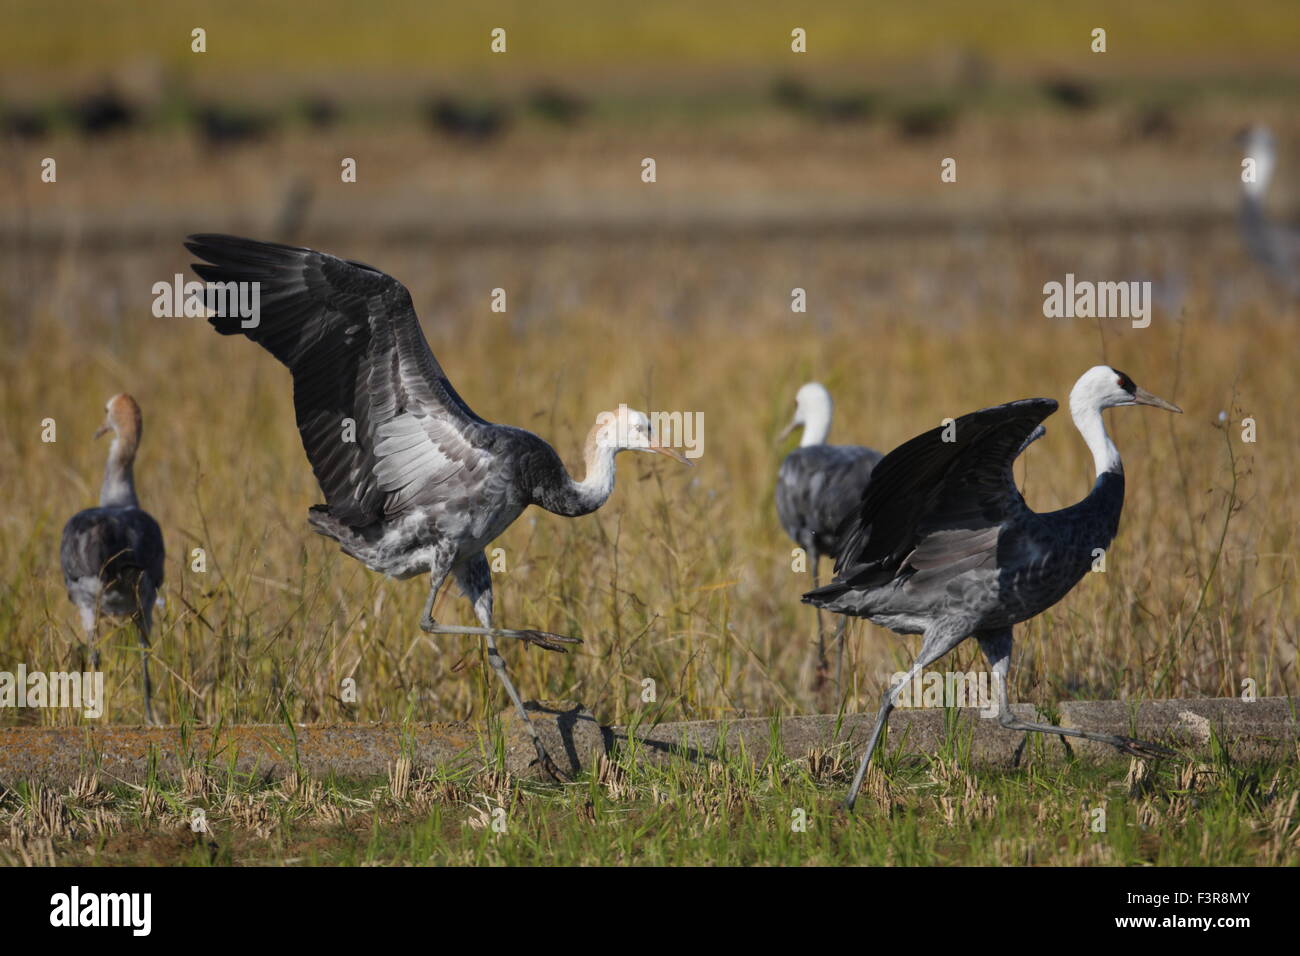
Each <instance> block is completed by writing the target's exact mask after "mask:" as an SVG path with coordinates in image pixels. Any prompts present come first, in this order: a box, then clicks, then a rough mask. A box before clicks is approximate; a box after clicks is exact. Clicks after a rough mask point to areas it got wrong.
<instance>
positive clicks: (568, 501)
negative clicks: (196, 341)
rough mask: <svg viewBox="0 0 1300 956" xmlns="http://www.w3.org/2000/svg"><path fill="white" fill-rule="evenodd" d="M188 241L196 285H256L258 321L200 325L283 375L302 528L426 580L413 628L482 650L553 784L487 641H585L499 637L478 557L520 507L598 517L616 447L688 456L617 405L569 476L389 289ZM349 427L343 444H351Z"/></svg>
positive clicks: (363, 278) (278, 258)
mask: <svg viewBox="0 0 1300 956" xmlns="http://www.w3.org/2000/svg"><path fill="white" fill-rule="evenodd" d="M185 245H186V248H188V249H189V250H190V251H191V252H192V253H194V254H195V255H196V256H198V257H200V258H201V259H204V260H206V261H205V262H203V263H196V264H195V265H194V266H193V269H194V271H195V273H197V274H198V276H199V277H200V278H202V279H206V280H208V281H209V282H213V283H230V282H238V283H259V284H260V287H259V294H260V315H259V318H258V322H257V323H256V324H255V325H253V326H252V327H245V326H244V323H243V322H241V319H240V318H239V317H238V316H232V317H224V316H220V315H216V316H212V317H211V318H209V319H208V321H209V322H210V323H211V325H212V327H213V328H214V329H216V330H217V331H218V332H219V333H221V334H222V335H244V336H246V337H248V338H249V339H251V340H252V341H254V342H256V343H257V344H258V345H260V346H262V348H264V349H266V350H267V351H268V352H270V353H271V354H272V355H274V356H275V357H276V358H277V359H279V360H280V362H282V363H283V364H284V365H286V366H287V367H288V368H289V371H290V372H291V373H292V376H293V400H294V411H295V415H296V417H297V421H298V432H299V435H300V436H301V438H302V444H303V449H304V451H305V452H306V453H307V458H308V460H309V461H310V462H311V466H312V471H313V472H314V473H315V475H316V481H317V483H318V484H319V485H320V489H321V492H322V493H323V494H324V496H325V504H323V505H315V506H313V507H312V508H311V510H310V512H309V514H308V521H309V523H310V524H311V526H312V528H313V529H314V530H315V531H317V532H318V533H319V534H322V535H325V536H326V537H328V538H332V539H333V540H335V541H337V542H338V543H339V546H340V548H341V549H342V550H343V551H344V553H346V554H348V555H350V556H351V557H354V558H356V559H357V560H359V561H361V562H362V563H363V564H365V565H366V567H368V568H370V569H371V570H373V571H378V572H381V573H383V574H386V575H388V576H390V577H394V578H399V579H405V578H410V577H414V576H415V575H418V574H426V573H427V574H428V575H429V581H430V585H429V596H428V599H427V600H426V601H425V603H424V610H423V613H422V614H421V615H420V627H421V629H423V630H424V631H426V632H428V633H430V634H469V635H479V636H481V637H483V638H485V639H486V641H487V653H488V661H489V663H490V664H491V666H492V669H493V671H494V672H495V674H496V676H497V677H498V679H500V681H501V683H502V685H503V686H504V687H505V690H506V693H507V694H508V695H509V697H510V700H511V702H512V703H513V704H514V707H515V710H516V711H517V712H518V714H519V716H520V718H521V719H522V721H523V725H524V727H526V728H527V730H528V732H529V734H530V735H531V737H532V740H533V745H534V747H535V749H536V751H537V758H538V761H539V762H540V764H541V766H542V767H543V769H544V770H545V771H546V772H547V773H549V774H550V775H551V776H553V777H555V778H556V779H560V776H561V775H560V772H559V770H558V768H557V767H556V766H555V764H554V762H553V761H552V760H551V758H550V756H549V755H548V754H547V753H546V748H545V747H544V746H543V744H542V740H541V737H540V736H539V735H538V732H537V728H536V727H534V726H533V723H532V721H531V720H530V719H529V716H528V711H527V710H526V709H525V707H524V705H523V702H522V701H521V700H520V697H519V693H518V692H517V691H516V690H515V686H514V684H513V683H512V682H511V680H510V677H509V675H508V674H507V672H506V666H505V661H504V659H503V658H502V657H501V654H500V652H499V651H498V649H497V644H496V640H497V638H502V637H504V638H515V639H518V640H521V641H524V642H526V643H530V644H535V645H537V646H538V647H541V648H544V649H545V650H549V651H561V652H562V651H563V650H564V645H565V644H576V643H581V642H580V641H579V640H578V639H577V638H573V637H565V636H562V635H558V634H551V633H548V632H545V631H538V630H534V629H523V630H511V629H506V628H500V627H496V626H494V625H493V623H492V576H491V570H490V568H489V566H488V561H487V558H486V556H485V555H484V553H483V549H484V548H485V547H486V546H487V544H488V543H489V542H491V541H492V540H493V539H494V538H496V537H497V536H498V535H500V534H501V533H502V532H503V531H505V529H506V528H507V527H509V526H510V524H511V523H512V522H513V521H514V520H515V519H516V518H517V517H519V515H520V514H521V513H522V512H523V510H524V509H525V508H527V507H528V506H529V505H530V504H535V505H538V506H539V507H542V508H545V509H546V510H547V511H550V512H552V513H553V514H558V515H564V516H566V517H576V516H579V515H585V514H588V513H590V512H592V511H595V510H596V509H597V508H599V507H600V506H601V505H602V504H604V502H605V500H606V499H607V498H608V497H609V496H610V494H611V492H612V491H613V490H614V458H615V456H616V455H617V454H618V453H619V452H620V451H623V450H626V449H636V450H640V451H649V452H658V453H660V454H663V455H667V456H669V457H671V458H674V459H677V460H679V461H682V462H684V463H687V464H689V461H688V460H687V459H686V458H685V457H684V456H682V455H680V454H679V453H677V452H675V451H673V450H671V449H669V448H665V447H662V446H660V445H659V444H658V442H657V441H656V437H655V435H654V434H652V430H651V423H650V421H649V419H648V418H647V417H646V415H645V414H644V413H642V412H638V411H633V410H629V409H626V408H623V407H620V409H619V411H617V412H605V413H602V414H601V415H600V416H599V417H598V419H597V423H596V425H595V427H593V428H592V429H591V431H590V433H589V434H588V436H587V442H586V448H585V459H586V467H587V472H586V476H585V477H584V479H583V480H582V481H575V480H574V479H573V478H572V477H570V475H569V473H568V472H567V471H566V470H565V468H564V464H563V463H562V462H561V461H560V457H559V455H557V454H556V453H555V450H554V449H553V448H551V446H550V445H548V444H547V443H546V442H544V441H543V440H542V439H541V438H538V437H537V436H536V435H534V434H532V433H531V432H527V431H524V430H523V429H521V428H514V427H512V426H509V425H497V424H493V423H492V422H488V421H486V420H484V419H482V418H480V417H479V416H478V415H476V414H475V413H474V412H473V411H472V410H471V409H470V407H469V405H467V404H466V403H465V401H464V399H462V398H461V397H460V395H459V394H457V392H456V390H455V389H454V388H453V387H452V384H451V382H450V381H448V379H447V376H446V374H445V373H444V372H443V370H442V366H441V365H439V364H438V360H437V359H436V358H434V355H433V352H432V351H431V350H430V348H429V343H428V342H427V341H426V339H425V337H424V333H423V332H422V331H421V329H420V321H419V319H418V318H417V317H416V314H415V309H414V307H413V306H412V305H411V296H410V294H409V293H408V292H407V290H406V288H405V287H404V286H403V285H402V284H401V283H400V282H398V281H397V280H396V279H394V278H392V277H391V276H388V275H386V274H384V273H383V272H380V271H379V270H378V269H374V268H372V267H370V266H367V265H364V264H362V263H359V262H352V261H349V260H344V259H338V258H335V257H334V256H331V255H326V254H325V253H322V252H316V251H313V250H311V249H300V248H296V247H293V246H284V245H279V244H276V243H269V242H258V241H256V240H252V239H241V238H237V237H234V236H220V235H195V236H190V237H189V239H188V241H187V242H186V243H185ZM227 288H229V287H227ZM347 422H351V423H352V425H353V429H354V435H353V438H354V440H352V441H348V440H345V437H346V433H345V424H346V423H347ZM448 576H451V577H453V578H454V579H455V580H456V582H457V584H458V585H459V586H460V590H461V592H462V593H463V594H464V595H465V597H466V598H467V599H468V600H469V602H470V604H471V605H473V608H474V613H475V615H476V616H477V618H478V620H479V623H480V625H481V626H479V627H468V626H466V627H462V626H455V625H447V624H439V623H437V622H436V621H434V620H433V617H432V611H433V602H434V598H435V597H436V595H437V593H438V589H439V588H440V587H441V586H442V584H443V582H444V581H445V580H446V579H447V577H448Z"/></svg>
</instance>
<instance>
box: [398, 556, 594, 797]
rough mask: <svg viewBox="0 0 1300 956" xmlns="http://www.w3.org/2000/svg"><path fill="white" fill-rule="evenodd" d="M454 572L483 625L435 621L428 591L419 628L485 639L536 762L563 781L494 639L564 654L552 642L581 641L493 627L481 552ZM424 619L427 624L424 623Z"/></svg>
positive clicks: (489, 578) (488, 574) (487, 573)
mask: <svg viewBox="0 0 1300 956" xmlns="http://www.w3.org/2000/svg"><path fill="white" fill-rule="evenodd" d="M455 574H456V581H457V583H458V584H459V585H460V589H461V592H462V593H463V594H464V595H465V597H467V598H469V600H470V601H471V602H472V603H473V605H474V614H475V616H477V617H478V619H479V623H480V624H482V625H483V626H482V627H477V628H470V627H453V626H444V625H441V624H437V623H435V622H434V621H433V620H432V619H430V618H429V616H428V609H429V608H431V607H432V605H433V598H432V594H431V595H430V599H429V601H428V602H427V603H426V610H425V619H426V620H424V621H421V622H420V627H421V628H423V629H424V630H425V631H428V632H429V633H431V634H479V635H481V636H483V637H485V638H487V652H488V663H489V664H491V665H492V671H493V673H494V674H496V676H497V679H498V680H500V681H501V684H502V686H503V687H505V689H506V695H507V696H508V697H509V698H510V702H511V703H512V704H514V705H515V712H516V713H517V714H518V715H519V719H520V720H522V721H523V724H524V727H525V728H526V729H527V731H528V734H529V736H531V737H532V738H533V747H534V748H535V749H536V751H537V760H538V762H539V763H540V764H541V766H542V769H543V770H545V771H546V773H547V774H549V775H550V776H551V777H552V778H553V779H555V780H558V781H561V782H563V781H564V780H565V779H566V777H565V775H564V774H563V773H562V772H561V771H560V768H559V767H557V766H556V765H555V761H553V760H552V759H551V756H550V754H548V753H547V752H546V746H545V745H544V744H543V743H542V736H541V734H539V733H538V732H537V727H536V726H535V725H534V724H533V721H532V718H531V717H529V715H528V709H527V708H526V707H524V702H523V700H522V699H521V698H520V696H519V691H517V690H515V685H514V682H513V681H511V680H510V674H509V673H508V672H507V671H506V662H505V658H503V657H502V656H501V652H500V650H498V648H497V643H496V638H497V637H501V636H504V637H519V638H521V639H523V640H526V641H528V642H529V643H532V644H536V645H538V646H539V647H544V648H546V649H547V650H554V651H560V652H561V653H563V651H564V648H563V647H562V646H558V645H556V644H555V643H554V642H555V641H562V642H564V643H573V644H580V643H582V642H581V641H580V640H578V639H577V638H574V637H564V636H562V635H559V634H550V633H548V632H546V631H534V630H523V631H512V630H506V629H503V628H497V627H493V626H492V571H491V569H490V568H489V567H488V562H487V558H486V557H485V556H484V555H482V554H478V555H475V556H474V557H472V558H470V559H468V560H467V561H464V562H462V563H461V564H460V565H458V566H457V567H456V569H455ZM441 583H442V582H441V581H438V582H436V583H435V584H434V587H433V591H434V592H436V591H437V589H438V585H439V584H441ZM426 621H427V623H428V624H429V625H430V626H428V627H426V626H425V623H426Z"/></svg>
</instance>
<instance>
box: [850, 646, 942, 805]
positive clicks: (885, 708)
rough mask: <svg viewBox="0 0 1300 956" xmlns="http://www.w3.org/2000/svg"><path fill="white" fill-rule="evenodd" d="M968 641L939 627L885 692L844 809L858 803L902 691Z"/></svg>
mask: <svg viewBox="0 0 1300 956" xmlns="http://www.w3.org/2000/svg"><path fill="white" fill-rule="evenodd" d="M965 639H966V635H965V634H964V633H961V632H954V631H952V630H951V629H947V628H939V629H935V630H932V631H928V632H927V633H926V635H925V640H923V641H922V642H921V650H920V651H919V652H918V653H917V655H916V660H914V661H913V662H912V666H911V667H910V668H908V671H907V673H906V674H905V675H904V677H903V679H902V680H901V681H899V682H898V683H897V684H895V685H894V686H893V687H890V688H889V689H888V690H887V691H885V695H884V697H883V698H882V699H881V701H880V712H879V713H878V714H877V715H876V726H875V727H874V728H872V730H871V739H870V740H868V741H867V752H866V753H864V754H863V755H862V763H860V764H858V773H857V775H856V776H855V777H854V778H853V785H852V786H851V787H849V795H848V796H847V797H845V798H844V809H845V810H852V809H853V804H854V803H856V802H857V799H858V791H859V790H861V789H862V781H863V780H865V779H866V776H867V765H868V764H869V763H871V755H872V754H873V753H875V751H876V745H877V744H878V743H879V742H880V735H881V733H882V732H883V731H884V729H885V722H886V721H887V720H889V714H890V712H891V711H892V710H893V709H894V707H895V706H897V704H898V696H899V694H901V693H902V691H903V688H904V687H906V686H907V685H908V684H910V683H911V682H912V679H913V678H914V677H916V675H917V674H919V673H920V672H921V671H922V670H924V669H925V668H927V667H929V666H930V665H931V664H933V663H934V662H935V661H937V660H938V659H939V658H941V657H943V655H945V654H947V653H948V652H949V651H950V650H952V649H953V648H954V647H956V646H957V645H958V644H960V643H961V642H962V641H963V640H965Z"/></svg>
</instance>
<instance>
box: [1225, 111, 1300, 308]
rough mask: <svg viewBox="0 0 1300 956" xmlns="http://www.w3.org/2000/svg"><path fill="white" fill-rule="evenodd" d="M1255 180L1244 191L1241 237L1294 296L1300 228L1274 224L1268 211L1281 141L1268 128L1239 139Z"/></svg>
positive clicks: (1299, 280)
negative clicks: (1266, 201) (1266, 202)
mask: <svg viewBox="0 0 1300 956" xmlns="http://www.w3.org/2000/svg"><path fill="white" fill-rule="evenodd" d="M1238 141H1239V142H1240V143H1241V145H1242V148H1243V151H1244V153H1245V157H1244V159H1247V160H1251V161H1252V162H1253V165H1254V176H1253V177H1251V178H1243V181H1242V187H1241V214H1240V220H1241V235H1242V239H1243V240H1244V241H1245V243H1246V249H1247V251H1249V252H1250V254H1251V256H1252V257H1253V258H1254V259H1255V260H1256V261H1257V262H1258V263H1259V264H1260V265H1262V266H1263V267H1264V268H1266V269H1267V270H1268V271H1269V272H1271V273H1273V275H1274V276H1275V277H1276V278H1277V279H1278V281H1279V282H1281V283H1282V284H1283V285H1284V286H1285V287H1286V288H1287V289H1288V290H1289V291H1290V292H1292V293H1296V292H1300V228H1297V227H1296V226H1294V225H1289V224H1287V223H1279V222H1274V221H1273V220H1272V219H1270V218H1269V215H1268V211H1267V210H1266V209H1265V208H1264V197H1265V196H1266V195H1267V194H1268V187H1269V184H1270V183H1271V182H1272V180H1273V170H1274V169H1275V168H1276V166H1277V141H1276V139H1275V138H1274V136H1273V132H1272V131H1271V130H1270V129H1269V128H1268V127H1267V126H1252V127H1250V128H1249V129H1247V130H1246V131H1245V132H1244V133H1242V134H1241V136H1239V137H1238Z"/></svg>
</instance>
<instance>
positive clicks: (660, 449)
mask: <svg viewBox="0 0 1300 956" xmlns="http://www.w3.org/2000/svg"><path fill="white" fill-rule="evenodd" d="M646 451H652V452H654V453H655V454H657V455H667V456H668V457H669V458H671V459H672V460H673V461H680V462H681V463H682V464H683V465H691V466H692V467H694V465H695V462H693V461H691V460H690V459H689V458H687V457H686V456H685V455H683V454H682V453H681V452H679V451H677V450H676V449H673V448H665V447H664V446H663V445H657V444H655V443H654V442H651V443H650V444H649V445H647V446H646Z"/></svg>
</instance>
